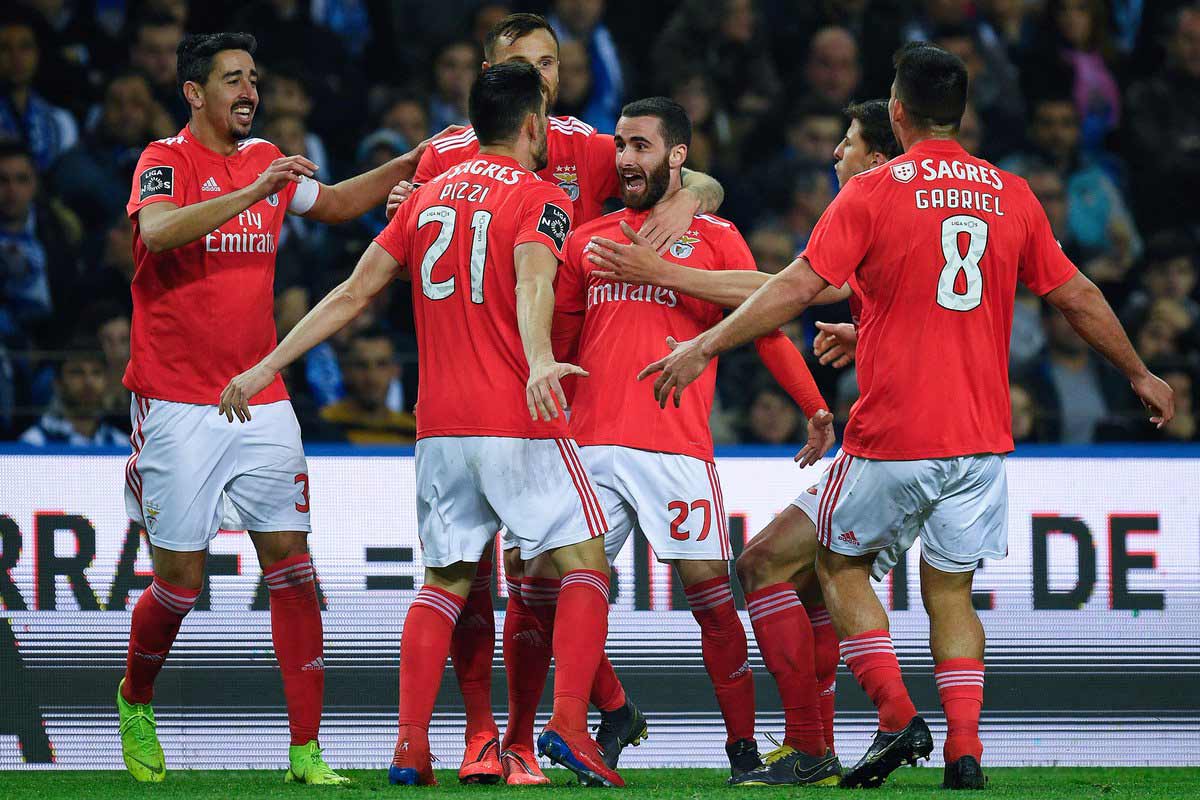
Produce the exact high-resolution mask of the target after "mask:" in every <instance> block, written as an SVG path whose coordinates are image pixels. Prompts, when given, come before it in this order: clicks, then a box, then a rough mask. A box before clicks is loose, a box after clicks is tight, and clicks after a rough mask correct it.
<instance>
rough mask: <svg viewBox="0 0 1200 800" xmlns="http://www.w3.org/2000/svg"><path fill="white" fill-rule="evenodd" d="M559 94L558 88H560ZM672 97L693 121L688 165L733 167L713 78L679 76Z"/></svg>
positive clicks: (696, 74)
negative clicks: (714, 90) (715, 95)
mask: <svg viewBox="0 0 1200 800" xmlns="http://www.w3.org/2000/svg"><path fill="white" fill-rule="evenodd" d="M559 94H560V96H561V94H562V92H561V89H560V91H559ZM671 99H672V100H674V101H675V102H677V103H679V105H681V106H683V110H684V111H686V112H687V114H688V119H690V120H691V121H692V145H691V147H689V148H688V165H689V167H690V168H691V169H695V170H699V171H700V172H710V171H712V170H715V169H719V168H729V169H736V166H737V164H736V156H737V154H736V153H735V152H734V150H733V144H734V142H733V127H732V124H731V122H730V119H729V113H728V112H727V111H725V109H723V108H721V107H720V106H718V105H717V103H716V98H715V97H714V96H713V86H712V82H711V81H710V80H709V79H708V77H707V76H706V75H704V74H703V73H701V72H693V73H691V74H689V75H685V76H683V77H681V78H680V79H679V80H678V81H676V82H675V83H674V84H673V85H672V87H671Z"/></svg>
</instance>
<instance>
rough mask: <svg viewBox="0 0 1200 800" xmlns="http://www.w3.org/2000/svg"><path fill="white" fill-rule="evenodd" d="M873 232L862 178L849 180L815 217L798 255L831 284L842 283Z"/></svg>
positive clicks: (864, 250)
mask: <svg viewBox="0 0 1200 800" xmlns="http://www.w3.org/2000/svg"><path fill="white" fill-rule="evenodd" d="M873 235H874V231H873V226H872V219H871V209H870V206H869V205H868V203H867V198H866V192H865V191H864V190H863V187H862V181H861V180H851V181H850V182H849V183H848V184H846V185H845V186H844V187H842V190H841V191H840V192H838V193H837V196H836V197H835V198H834V199H833V202H832V203H830V204H829V208H827V209H825V213H824V214H822V215H821V218H820V219H819V220H817V224H816V227H814V228H813V232H812V235H811V236H810V237H809V239H808V246H807V247H805V248H804V252H803V253H801V254H800V257H801V258H803V259H805V260H806V261H808V263H809V264H810V265H811V266H812V268H813V271H814V272H816V273H817V274H818V275H820V276H821V277H822V278H824V279H825V281H826V282H827V283H829V284H830V285H832V286H842V285H844V284H845V283H846V281H847V280H849V279H850V276H851V275H853V274H854V271H855V270H856V269H858V265H859V264H860V263H862V260H863V256H865V255H866V253H867V248H869V247H870V245H871V238H872V236H873Z"/></svg>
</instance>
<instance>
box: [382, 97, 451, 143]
mask: <svg viewBox="0 0 1200 800" xmlns="http://www.w3.org/2000/svg"><path fill="white" fill-rule="evenodd" d="M379 124H380V126H382V127H384V128H390V129H391V130H393V131H396V133H399V134H400V135H401V136H403V137H404V142H405V144H406V145H407V146H408V147H416V146H417V145H418V144H420V143H421V142H423V141H425V139H427V138H429V135H430V134H431V133H432V132H433V131H431V130H430V129H429V111H428V110H427V109H426V108H425V104H424V103H422V102H421V99H420V98H419V97H417V96H416V95H415V94H393V95H392V96H391V97H390V98H389V100H388V102H387V104H386V105H385V106H384V109H383V113H382V114H381V115H380V118H379ZM439 130H440V129H439ZM401 152H405V151H401Z"/></svg>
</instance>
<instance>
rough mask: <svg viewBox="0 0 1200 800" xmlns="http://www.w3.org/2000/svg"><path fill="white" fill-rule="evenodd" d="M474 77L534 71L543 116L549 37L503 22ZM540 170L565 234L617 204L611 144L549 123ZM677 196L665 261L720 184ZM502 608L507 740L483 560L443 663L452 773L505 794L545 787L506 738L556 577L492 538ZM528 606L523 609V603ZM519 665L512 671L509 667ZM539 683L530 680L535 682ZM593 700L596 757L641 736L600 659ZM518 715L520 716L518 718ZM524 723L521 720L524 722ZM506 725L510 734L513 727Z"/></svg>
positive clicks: (524, 692) (554, 77) (552, 83)
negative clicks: (461, 742) (498, 67)
mask: <svg viewBox="0 0 1200 800" xmlns="http://www.w3.org/2000/svg"><path fill="white" fill-rule="evenodd" d="M484 54H485V58H486V60H485V61H484V62H483V65H482V67H483V69H485V70H486V69H488V68H489V67H490V66H492V65H493V64H502V63H507V62H510V61H521V62H525V63H529V64H532V65H534V67H535V68H536V69H537V70H538V72H540V73H541V75H542V79H543V81H544V82H545V84H546V90H547V93H548V94H549V103H550V106H551V107H553V105H554V101H555V99H556V97H557V95H558V38H557V35H556V34H555V33H554V29H553V28H552V27H550V24H549V23H548V22H547V21H546V20H545V19H544V18H542V17H540V16H538V15H536V14H525V13H518V14H511V15H509V16H507V17H505V18H504V19H502V20H501V21H500V22H499V23H497V24H496V25H495V26H494V27H493V28H492V29H491V31H489V32H488V36H487V40H486V42H485V47H484ZM546 138H547V149H548V153H547V162H546V165H545V166H544V167H543V168H541V169H540V170H538V175H539V177H541V178H542V179H543V180H545V181H548V182H550V183H552V184H557V185H558V186H559V187H560V188H561V189H562V190H563V191H564V192H566V194H567V196H568V197H570V199H571V202H572V205H573V219H574V222H575V224H577V225H579V224H583V223H585V222H588V221H590V220H592V219H595V218H596V217H598V216H599V215H600V213H601V211H602V208H603V206H604V203H605V201H606V200H608V199H609V198H614V197H618V196H619V185H618V181H617V173H616V170H615V169H614V167H613V165H614V163H615V161H614V159H615V157H616V147H615V144H614V142H613V137H612V136H611V135H608V134H602V133H599V132H597V131H596V130H595V129H594V128H592V127H591V126H590V125H588V124H586V123H584V122H582V121H581V120H578V119H576V118H574V117H551V118H550V120H549V122H548V126H547V130H546ZM478 150H479V142H478V140H477V137H476V135H475V132H474V131H473V130H472V129H469V128H468V129H467V130H464V131H462V132H461V133H459V134H456V135H453V136H447V137H443V138H442V139H439V140H438V141H437V143H436V146H431V147H430V148H429V149H427V150H426V151H425V153H424V155H423V156H422V157H421V163H420V165H419V166H418V168H417V174H416V176H415V178H414V179H413V182H414V183H418V184H419V183H421V182H424V181H426V180H429V179H430V178H432V177H434V176H436V175H439V174H441V173H442V172H444V171H445V170H447V169H449V168H450V167H452V166H454V165H455V164H458V163H460V162H462V161H466V160H469V159H471V158H474V157H475V154H476V153H477V152H478ZM682 180H683V189H684V190H683V191H679V192H675V193H674V194H672V196H671V197H670V198H669V199H668V200H666V201H665V202H663V203H660V204H658V205H657V206H655V208H654V211H653V212H652V213H651V214H650V215H649V216H648V217H646V219H645V221H644V222H643V224H642V227H641V233H642V234H643V235H644V236H646V237H647V239H648V240H649V241H650V242H651V243H652V245H653V246H654V247H655V248H656V249H657V250H658V251H659V252H662V251H665V250H666V248H667V247H669V246H671V244H673V243H674V242H675V241H677V240H678V239H679V237H680V236H682V235H683V234H684V232H685V231H686V230H687V229H688V228H689V227H690V226H691V224H692V219H693V216H694V215H695V214H699V213H707V212H713V211H716V210H717V208H719V207H720V205H721V200H722V198H723V194H724V193H723V191H722V189H721V186H720V184H718V183H717V182H716V181H715V180H713V179H712V178H710V177H709V176H707V175H704V174H703V173H698V172H693V171H691V170H687V169H685V170H684V171H683V179H682ZM411 191H412V185H411V184H409V183H407V182H406V183H403V184H401V185H400V186H398V187H397V188H396V190H395V191H394V192H393V194H392V196H391V197H389V203H388V209H389V211H391V210H393V209H394V208H396V207H397V206H398V205H399V203H401V202H402V201H403V199H404V198H405V197H407V196H408V195H409V193H410V192H411ZM502 544H503V548H504V553H505V555H504V566H505V578H506V581H507V585H508V608H507V612H506V614H505V618H504V620H505V621H504V660H505V664H506V665H507V666H508V667H509V668H508V669H506V672H507V679H508V690H509V698H510V703H509V705H510V709H509V721H510V725H509V732H507V733H506V735H505V736H504V739H503V742H501V741H500V740H499V732H498V730H497V726H496V722H495V719H494V718H493V717H492V709H491V697H492V652H493V648H494V645H495V639H496V632H495V619H494V615H493V611H492V591H491V573H492V564H491V560H490V557H489V556H488V555H486V554H485V556H484V559H485V560H484V561H482V562H480V572H479V576H478V580H477V581H476V582H475V584H474V586H473V588H472V591H471V594H470V595H469V596H468V598H467V605H466V608H465V609H464V611H463V614H462V616H461V617H460V621H459V625H458V627H457V628H456V629H455V632H454V641H453V645H452V647H451V659H452V661H453V664H454V671H455V673H456V675H457V676H458V682H459V687H460V689H461V691H462V695H463V703H464V706H465V709H466V717H467V720H466V729H465V731H464V736H465V739H466V750H465V753H464V755H463V761H462V765H461V766H460V768H459V773H458V776H459V780H460V781H462V782H464V783H474V782H488V783H490V782H493V781H496V780H499V779H500V777H501V775H502V774H503V777H504V778H505V780H506V781H507V782H509V783H513V784H542V783H547V782H548V781H547V779H546V777H545V776H544V775H543V774H542V773H541V770H540V769H538V766H537V762H536V760H535V759H534V758H533V752H532V738H530V736H516V735H515V733H514V732H515V731H522V730H525V731H532V729H533V728H532V726H533V717H532V714H533V713H535V712H536V705H537V700H536V699H534V700H533V707H532V709H530V708H529V705H530V704H529V701H528V699H529V698H540V697H541V693H542V687H543V684H544V681H545V669H542V668H540V667H536V666H531V665H533V664H543V663H544V664H546V665H547V667H548V665H549V662H550V649H549V646H548V643H549V641H550V637H549V630H548V628H549V620H550V619H552V617H553V615H554V613H555V597H556V591H557V586H558V576H557V575H556V574H554V572H553V569H552V568H548V567H549V565H547V564H545V563H542V564H540V565H539V569H537V570H533V569H526V566H525V564H524V563H523V561H522V560H521V558H520V554H519V551H518V550H517V549H516V541H515V540H513V539H511V537H507V536H502ZM523 590H524V592H525V593H526V594H528V595H529V596H528V598H527V597H525V595H524V594H523ZM527 600H529V601H530V602H526V601H527ZM518 664H522V665H525V666H523V667H521V668H519V669H518V668H517V666H516V665H518ZM539 675H540V676H541V677H540V678H539V677H538V676H539ZM593 699H594V700H595V702H596V704H597V707H598V708H599V709H600V712H601V717H602V727H601V731H600V734H599V736H600V738H601V741H602V744H603V745H604V746H605V750H606V752H610V753H611V752H615V751H616V750H617V749H619V747H620V746H621V743H622V742H624V741H629V740H632V739H633V738H634V737H636V736H639V735H641V734H642V733H643V732H644V730H645V720H644V718H643V717H642V716H641V712H640V711H638V710H637V707H636V706H634V705H633V703H632V701H627V700H626V698H625V694H624V691H623V689H622V687H621V685H620V682H619V681H618V679H617V677H616V674H615V673H614V672H613V670H612V665H611V664H610V663H609V662H608V659H607V658H606V659H604V661H603V662H602V663H601V669H600V678H599V679H598V685H597V687H596V691H595V694H594V697H593ZM526 710H528V711H526ZM526 713H528V714H529V715H530V716H529V718H528V720H526V719H525V718H524V715H525V714H526ZM514 723H515V724H514Z"/></svg>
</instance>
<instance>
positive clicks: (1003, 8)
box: [979, 0, 1036, 64]
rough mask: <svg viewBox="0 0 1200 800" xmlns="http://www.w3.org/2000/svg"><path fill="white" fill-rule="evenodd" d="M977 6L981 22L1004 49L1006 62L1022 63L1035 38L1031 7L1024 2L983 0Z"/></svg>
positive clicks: (1022, 0) (1023, 0)
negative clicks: (978, 6) (1006, 57)
mask: <svg viewBox="0 0 1200 800" xmlns="http://www.w3.org/2000/svg"><path fill="white" fill-rule="evenodd" d="M979 5H980V16H981V19H982V21H983V22H984V23H986V25H987V26H988V27H989V28H990V29H991V30H990V35H992V36H995V37H996V39H997V40H998V41H999V43H1000V44H1001V46H1003V47H1004V52H1005V55H1007V56H1008V60H1009V61H1010V62H1011V63H1013V64H1020V63H1022V62H1023V61H1024V58H1025V54H1026V53H1027V52H1028V51H1029V48H1030V47H1032V46H1033V42H1034V39H1035V37H1036V25H1035V23H1034V19H1033V15H1032V14H1030V13H1029V12H1030V8H1031V5H1030V4H1029V3H1027V2H1025V0H983V2H981V3H980V4H979Z"/></svg>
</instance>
